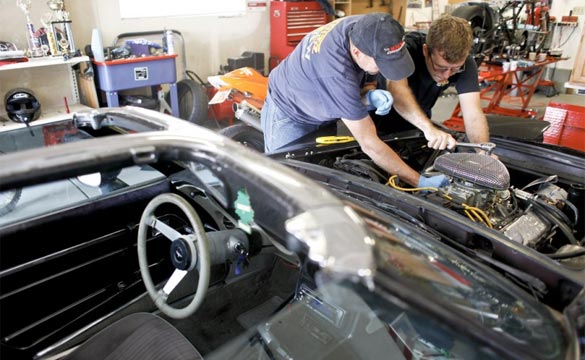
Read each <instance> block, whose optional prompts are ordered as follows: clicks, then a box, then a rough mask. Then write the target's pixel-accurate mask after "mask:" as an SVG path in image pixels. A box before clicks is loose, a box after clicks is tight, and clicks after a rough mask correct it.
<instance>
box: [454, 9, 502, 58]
mask: <svg viewBox="0 0 585 360" xmlns="http://www.w3.org/2000/svg"><path fill="white" fill-rule="evenodd" d="M492 12H493V10H492V9H491V8H489V6H488V5H487V4H485V5H482V4H470V5H463V6H460V7H458V8H456V9H455V10H453V12H452V13H451V15H453V16H456V17H460V18H463V19H465V20H467V21H469V24H470V25H471V29H472V30H473V39H474V41H473V47H472V50H471V53H472V55H473V57H474V58H475V60H476V63H477V64H478V65H479V64H481V62H482V61H483V58H484V56H485V55H489V54H486V53H485V52H486V51H489V49H490V48H491V47H492V45H493V44H492V43H493V39H492V38H493V36H492V28H493V27H494V24H495V20H496V19H495V18H494V15H493V14H492Z"/></svg>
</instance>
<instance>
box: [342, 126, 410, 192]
mask: <svg viewBox="0 0 585 360" xmlns="http://www.w3.org/2000/svg"><path fill="white" fill-rule="evenodd" d="M342 120H343V123H344V124H345V126H347V128H348V129H349V131H350V132H351V134H352V135H353V137H354V138H355V139H356V140H357V142H358V143H359V144H360V147H361V148H362V150H363V151H364V153H366V155H368V156H369V157H370V158H371V159H372V160H373V161H374V162H375V163H376V164H377V165H378V166H379V167H381V168H382V169H384V170H385V171H386V172H388V173H389V174H393V175H398V177H399V178H400V179H401V180H402V181H405V182H406V183H408V184H410V185H412V186H417V185H418V181H419V177H420V175H419V174H418V172H416V171H414V169H412V168H411V167H410V166H408V165H407V164H406V163H405V162H404V161H403V160H402V159H401V158H400V156H398V154H396V152H395V151H394V150H392V149H391V148H390V147H389V146H388V145H386V143H384V142H383V141H382V140H380V138H379V137H378V135H377V134H376V127H375V125H374V122H373V121H372V119H371V118H370V116H369V115H368V116H366V117H365V118H363V119H361V120H346V119H342Z"/></svg>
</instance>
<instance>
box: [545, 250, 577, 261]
mask: <svg viewBox="0 0 585 360" xmlns="http://www.w3.org/2000/svg"><path fill="white" fill-rule="evenodd" d="M545 255H546V256H548V257H549V258H551V259H557V260H560V259H570V258H574V257H577V256H582V255H585V248H581V249H579V250H573V251H570V252H566V253H562V254H545Z"/></svg>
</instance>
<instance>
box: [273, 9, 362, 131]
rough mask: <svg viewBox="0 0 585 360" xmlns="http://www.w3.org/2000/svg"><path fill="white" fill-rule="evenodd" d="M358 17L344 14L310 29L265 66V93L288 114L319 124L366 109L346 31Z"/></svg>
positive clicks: (356, 117)
mask: <svg viewBox="0 0 585 360" xmlns="http://www.w3.org/2000/svg"><path fill="white" fill-rule="evenodd" d="M359 18H360V15H356V16H348V17H345V18H342V19H338V20H335V21H333V22H330V23H329V24H326V25H324V26H321V27H320V28H318V29H315V30H313V31H312V32H311V33H309V34H307V35H306V36H305V37H304V38H303V40H302V41H301V42H300V43H299V45H298V46H297V47H296V48H295V49H294V51H293V52H292V53H291V54H289V56H288V57H287V58H286V59H285V60H284V61H283V62H282V63H280V64H279V65H278V66H277V67H276V68H274V69H273V70H272V71H271V72H270V76H269V81H268V91H269V92H270V96H271V97H272V99H273V101H274V103H275V105H276V106H277V107H278V108H279V109H280V110H281V111H283V112H284V113H285V114H287V115H288V116H289V117H290V118H291V119H293V120H295V121H298V122H301V123H306V124H315V125H320V124H323V123H326V122H331V121H336V120H337V119H339V118H344V119H348V120H360V119H362V118H364V117H365V116H366V115H368V111H367V109H366V107H365V105H364V104H363V103H362V101H361V96H360V82H361V80H362V79H363V77H364V74H365V73H364V71H363V70H362V69H361V68H360V67H359V66H358V65H357V64H356V63H355V62H354V61H353V59H352V57H351V53H350V49H349V35H348V34H349V31H350V30H351V28H352V27H353V25H354V24H355V22H356V21H357V20H358V19H359Z"/></svg>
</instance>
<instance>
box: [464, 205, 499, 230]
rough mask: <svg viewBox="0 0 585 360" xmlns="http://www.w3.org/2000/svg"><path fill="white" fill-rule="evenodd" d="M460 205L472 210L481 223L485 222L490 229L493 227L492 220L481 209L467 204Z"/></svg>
mask: <svg viewBox="0 0 585 360" xmlns="http://www.w3.org/2000/svg"><path fill="white" fill-rule="evenodd" d="M461 205H463V207H464V208H465V209H467V210H470V211H472V212H473V214H475V216H476V217H477V219H478V220H479V221H481V222H482V223H483V224H485V225H486V226H487V227H489V228H490V229H493V225H492V222H491V221H490V218H489V217H488V216H487V214H486V213H485V212H484V211H483V210H482V209H480V208H476V207H473V206H469V205H467V204H461Z"/></svg>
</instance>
